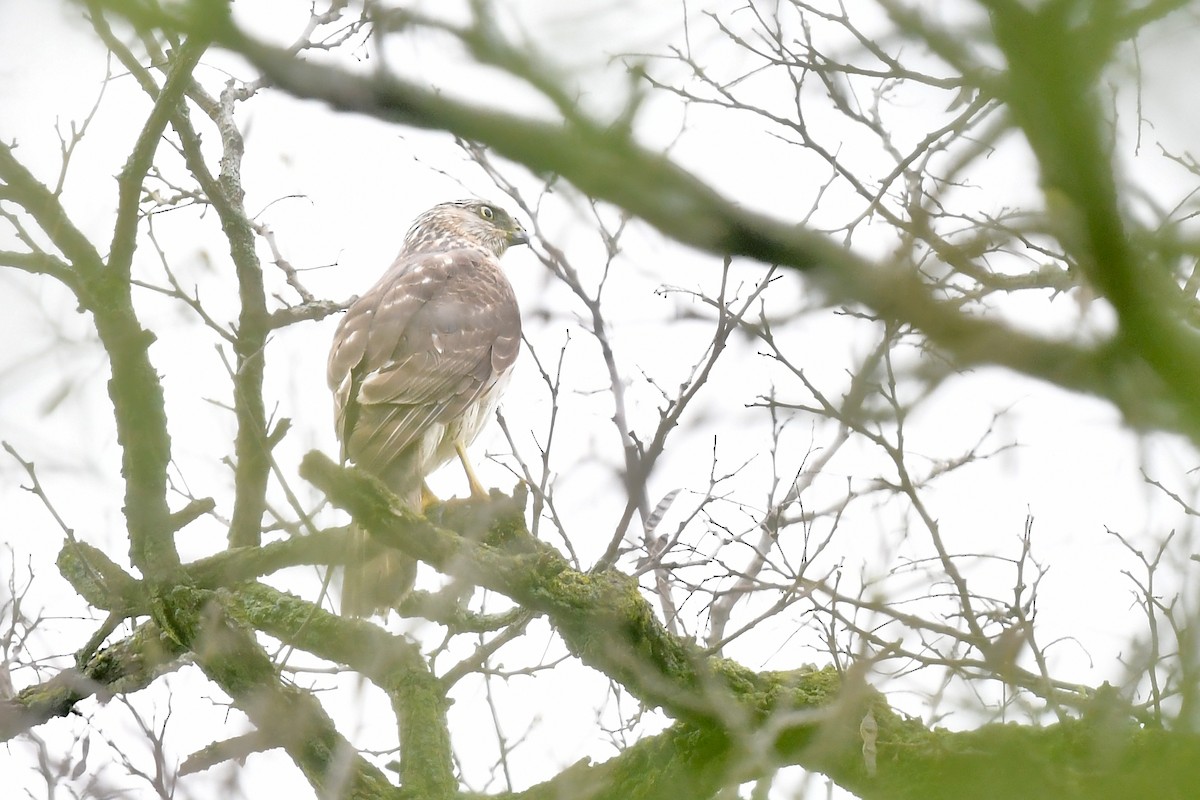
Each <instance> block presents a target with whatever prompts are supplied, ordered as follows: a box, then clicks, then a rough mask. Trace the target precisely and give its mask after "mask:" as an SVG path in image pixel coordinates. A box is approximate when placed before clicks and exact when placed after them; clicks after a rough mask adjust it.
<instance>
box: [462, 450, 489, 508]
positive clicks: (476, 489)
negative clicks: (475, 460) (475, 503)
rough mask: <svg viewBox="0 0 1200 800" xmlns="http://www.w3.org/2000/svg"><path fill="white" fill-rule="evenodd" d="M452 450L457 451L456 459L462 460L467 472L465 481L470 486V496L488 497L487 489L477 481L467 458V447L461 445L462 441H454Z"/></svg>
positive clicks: (482, 498) (484, 498)
mask: <svg viewBox="0 0 1200 800" xmlns="http://www.w3.org/2000/svg"><path fill="white" fill-rule="evenodd" d="M454 451H455V452H456V453H458V460H459V461H461V462H462V465H463V470H464V471H465V472H466V473H467V483H468V484H470V486H471V496H472V497H475V498H478V499H480V500H486V499H487V498H488V492H487V489H485V488H483V484H482V483H480V482H479V478H478V476H476V475H475V470H474V469H472V468H471V461H470V459H468V458H467V448H465V447H463V444H462V442H455V443H454Z"/></svg>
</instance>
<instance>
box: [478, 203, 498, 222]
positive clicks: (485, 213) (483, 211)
mask: <svg viewBox="0 0 1200 800" xmlns="http://www.w3.org/2000/svg"><path fill="white" fill-rule="evenodd" d="M479 216H481V217H483V218H484V219H491V218H492V217H494V216H496V212H495V211H492V210H491V209H490V208H488V207H487V206H480V208H479Z"/></svg>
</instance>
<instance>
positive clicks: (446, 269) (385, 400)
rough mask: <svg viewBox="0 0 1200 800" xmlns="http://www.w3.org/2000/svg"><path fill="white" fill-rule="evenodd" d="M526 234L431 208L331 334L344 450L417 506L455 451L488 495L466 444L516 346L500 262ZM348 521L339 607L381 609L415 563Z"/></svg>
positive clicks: (516, 323) (514, 310) (486, 209)
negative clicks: (349, 552)
mask: <svg viewBox="0 0 1200 800" xmlns="http://www.w3.org/2000/svg"><path fill="white" fill-rule="evenodd" d="M528 242H529V238H528V236H527V235H526V233H525V230H524V229H523V228H522V227H521V226H520V225H519V224H518V223H517V222H516V221H515V220H514V219H513V218H512V217H511V216H510V215H509V214H508V213H507V212H505V211H504V210H503V209H502V208H500V207H499V206H497V205H494V204H492V203H487V202H482V201H478V200H459V201H456V202H451V203H442V204H440V205H436V206H434V207H433V208H431V209H429V210H428V211H426V212H425V213H424V214H422V215H421V216H419V217H418V218H417V220H416V221H415V222H414V223H413V225H412V228H410V229H409V231H408V234H407V235H406V236H405V238H404V247H403V248H402V249H401V250H400V255H399V256H397V257H396V261H395V262H394V263H393V264H392V266H391V267H390V268H389V269H388V271H387V272H385V273H384V274H383V277H382V278H380V279H379V282H378V283H376V284H375V285H374V286H372V287H371V288H370V289H369V290H367V292H366V294H364V295H363V296H362V297H360V298H358V299H357V300H356V301H354V303H353V304H351V306H350V308H349V309H348V310H347V311H346V315H345V317H343V318H342V321H341V323H340V324H339V325H338V328H337V332H336V333H335V334H334V336H333V346H332V347H331V349H330V352H329V371H328V381H329V388H330V389H331V390H332V391H333V398H334V400H333V404H334V418H335V423H336V425H337V436H338V440H339V441H340V442H341V446H342V459H343V461H351V462H353V463H355V464H356V465H358V466H359V467H361V468H362V469H365V470H367V471H368V472H370V473H372V474H374V475H376V476H377V477H379V478H380V479H381V480H383V482H384V483H386V484H387V486H388V487H389V488H390V489H391V490H392V491H393V492H394V493H395V494H396V495H397V496H398V497H400V498H401V499H402V500H403V501H404V502H405V503H406V504H408V505H409V506H410V507H411V508H413V509H415V510H417V511H420V510H422V509H423V507H424V505H426V504H427V503H428V502H429V501H432V500H433V495H432V493H431V492H430V491H429V488H428V487H427V486H426V484H425V476H427V475H429V474H430V473H431V472H433V471H434V470H435V469H437V468H438V467H440V466H441V465H442V464H445V463H446V462H447V461H449V460H450V459H451V458H453V457H454V456H455V455H457V456H458V458H459V460H461V462H462V465H463V469H464V470H465V471H466V473H467V480H468V482H469V483H470V486H471V493H472V494H474V495H476V496H486V495H487V492H486V491H485V490H484V489H483V487H482V485H480V483H479V480H478V478H476V477H475V473H474V471H473V470H472V469H471V465H470V463H469V462H468V461H467V455H466V447H467V446H468V445H469V444H470V443H471V441H472V440H473V439H474V438H475V437H476V436H477V435H478V434H479V432H480V430H482V429H483V427H484V425H485V424H486V423H487V421H488V419H489V417H490V416H491V414H492V411H493V410H494V409H495V407H496V402H497V401H498V400H499V398H500V393H501V392H502V391H503V389H504V387H505V385H506V384H507V383H508V378H509V375H510V373H511V372H512V368H513V364H514V363H515V362H516V359H517V352H518V351H519V350H520V347H521V314H520V309H519V308H518V307H517V299H516V296H515V295H514V294H513V290H512V286H511V285H510V284H509V282H508V279H507V278H505V276H504V273H503V272H502V271H501V269H500V263H499V259H500V256H502V255H503V254H504V251H505V250H507V249H508V248H509V246H511V245H515V244H527V243H528ZM351 530H352V533H351V536H352V542H353V545H352V546H353V549H354V550H355V554H354V555H355V557H354V558H352V559H351V560H350V562H349V563H348V564H347V566H346V571H345V575H344V580H343V584H342V613H343V614H346V615H348V616H367V615H370V614H373V613H376V612H379V611H386V610H387V609H389V608H392V607H393V606H395V605H396V604H397V603H399V602H400V600H402V599H403V598H404V596H405V595H406V594H407V593H408V591H409V590H410V589H411V588H412V583H413V580H414V578H415V576H416V563H415V562H414V561H413V560H412V559H411V558H409V557H407V556H405V555H403V554H402V553H399V552H397V551H395V550H389V549H387V548H382V547H379V546H378V545H374V544H372V543H371V542H370V540H369V539H368V537H367V535H366V533H365V532H364V531H362V530H359V529H358V528H352V529H351Z"/></svg>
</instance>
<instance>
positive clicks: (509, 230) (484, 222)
mask: <svg viewBox="0 0 1200 800" xmlns="http://www.w3.org/2000/svg"><path fill="white" fill-rule="evenodd" d="M528 243H529V236H528V235H527V234H526V233H525V229H524V228H522V227H521V225H520V223H518V222H517V221H516V220H515V219H513V218H512V216H511V215H510V214H509V213H508V212H507V211H505V210H504V209H503V208H501V207H500V206H498V205H496V204H495V203H488V202H486V201H483V200H455V201H453V202H450V203H441V204H439V205H436V206H434V207H433V208H431V209H429V210H428V211H426V212H425V213H424V214H422V215H421V216H419V217H417V221H416V222H414V223H413V226H412V227H411V228H409V230H408V235H407V236H405V237H404V251H405V252H407V253H418V252H422V251H428V250H452V249H454V248H456V247H472V248H476V249H480V250H485V251H487V252H488V253H492V254H494V255H495V256H496V257H497V258H499V257H500V256H501V255H503V254H504V251H505V250H507V249H508V247H509V245H514V244H528Z"/></svg>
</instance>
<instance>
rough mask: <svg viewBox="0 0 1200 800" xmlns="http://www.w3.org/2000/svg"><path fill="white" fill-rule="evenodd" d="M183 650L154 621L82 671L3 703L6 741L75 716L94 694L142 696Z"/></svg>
mask: <svg viewBox="0 0 1200 800" xmlns="http://www.w3.org/2000/svg"><path fill="white" fill-rule="evenodd" d="M184 652H185V651H184V650H183V648H181V647H180V646H179V645H178V643H176V642H174V641H173V640H172V639H171V638H170V637H168V636H166V635H164V634H163V632H162V630H161V629H159V627H158V626H157V625H155V624H154V623H153V622H147V623H145V624H143V625H141V626H139V627H138V628H137V630H135V631H134V632H133V634H132V635H130V636H129V637H128V638H126V639H123V640H122V641H120V642H118V643H116V644H114V645H112V646H111V647H107V648H105V649H103V650H101V651H100V652H99V653H97V654H95V655H94V656H92V657H91V658H90V659H88V661H87V663H86V664H85V665H84V666H83V667H82V668H81V669H67V670H63V671H62V672H60V673H58V674H57V675H55V676H54V677H53V678H51V679H50V680H49V681H46V682H45V683H39V684H36V685H34V686H30V687H28V688H26V689H23V690H21V691H20V692H19V693H18V694H17V695H16V696H15V697H12V698H9V699H5V700H0V741H8V740H9V739H11V738H12V737H14V736H16V735H18V734H21V733H24V732H25V731H27V730H29V729H31V728H33V727H35V726H37V725H40V724H42V723H43V722H46V721H47V720H49V719H52V718H54V717H64V716H66V715H67V714H70V713H72V711H74V708H75V704H76V703H78V702H79V701H80V700H83V699H84V698H87V697H91V696H92V695H94V694H100V695H106V696H107V695H114V694H122V693H127V692H136V691H138V690H139V689H144V688H146V687H147V686H149V685H150V684H151V683H152V682H153V681H154V679H155V678H157V677H158V676H159V675H162V674H163V673H164V672H166V671H168V670H169V669H171V668H172V667H173V666H174V665H176V664H177V663H178V660H179V658H180V656H182V655H183V654H184Z"/></svg>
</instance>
